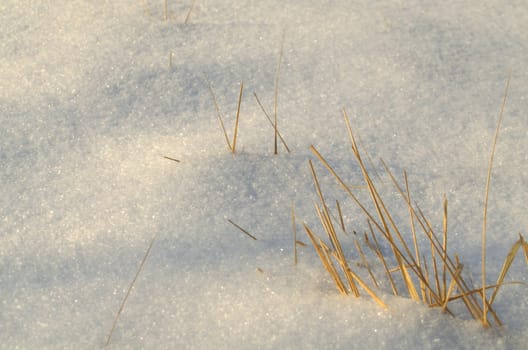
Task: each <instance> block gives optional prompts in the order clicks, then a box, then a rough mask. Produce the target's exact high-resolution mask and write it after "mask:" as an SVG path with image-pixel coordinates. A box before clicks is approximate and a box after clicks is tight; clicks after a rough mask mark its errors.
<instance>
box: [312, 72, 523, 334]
mask: <svg viewBox="0 0 528 350" xmlns="http://www.w3.org/2000/svg"><path fill="white" fill-rule="evenodd" d="M508 86H509V78H508V83H507V85H506V89H505V94H504V99H503V103H502V106H501V111H500V115H499V122H498V125H497V129H496V131H495V136H494V138H493V143H492V152H491V156H490V162H489V166H488V175H487V180H486V189H485V202H484V203H485V204H484V222H483V229H482V261H481V263H482V274H483V276H482V285H481V286H480V287H473V282H472V281H471V280H470V279H467V278H466V277H465V276H464V273H463V271H464V266H463V265H462V264H461V263H460V261H459V258H458V255H456V254H452V253H451V252H450V251H449V248H448V243H449V239H448V201H447V198H445V196H444V200H443V213H442V230H441V233H440V235H438V234H437V233H436V232H435V230H434V229H433V227H432V225H431V223H430V221H429V220H428V219H427V217H426V216H425V214H424V213H423V212H422V210H421V209H420V207H419V206H418V205H417V204H415V203H413V201H412V197H411V191H410V189H409V182H408V177H407V173H406V172H405V171H404V172H403V179H404V184H403V186H402V185H400V184H399V183H398V181H397V180H396V177H395V176H394V174H393V173H392V172H391V170H390V169H389V167H388V166H387V165H386V164H385V162H383V160H382V164H383V167H384V168H385V172H386V173H387V174H388V176H389V177H390V179H391V181H392V184H393V186H394V188H395V189H396V192H397V193H398V194H399V196H400V198H401V200H402V201H403V206H404V208H405V211H406V212H407V215H408V216H409V225H408V227H407V228H406V229H405V230H404V228H403V227H402V226H403V225H402V224H400V223H399V222H398V221H397V220H396V217H397V215H396V214H397V213H396V212H395V210H394V209H390V208H388V206H387V205H386V202H385V201H384V199H383V197H382V195H381V192H380V191H379V188H378V187H379V186H377V185H376V184H375V181H374V179H373V177H372V176H371V172H370V171H369V170H368V169H367V166H366V165H365V162H364V161H363V155H362V153H361V152H360V149H359V147H358V143H357V138H356V136H355V135H354V133H353V131H352V127H351V124H350V119H349V118H348V116H347V114H346V111H343V116H344V120H345V124H346V128H347V131H348V136H349V139H350V143H351V149H352V153H353V155H354V158H355V160H356V163H357V165H358V167H359V169H360V171H361V174H362V178H363V182H364V186H362V187H363V188H366V189H367V192H368V195H369V198H370V202H368V201H367V202H364V201H361V200H359V197H358V196H357V195H356V194H354V192H353V191H352V189H353V187H352V186H349V185H347V184H346V183H345V182H344V181H343V179H342V177H340V176H339V175H338V174H337V172H336V171H335V170H334V168H333V167H332V166H331V165H330V164H329V162H328V161H327V159H326V158H325V157H324V156H323V155H322V154H321V153H320V152H319V151H318V150H317V149H316V148H315V147H314V146H311V148H310V149H311V151H312V153H313V154H314V155H315V157H316V158H317V159H318V160H319V162H320V163H321V164H322V165H323V166H324V167H325V168H326V170H327V171H328V173H329V174H330V175H331V176H332V177H333V178H334V179H335V180H336V181H337V183H338V184H339V185H340V186H341V187H342V188H343V189H344V191H345V192H346V193H347V194H348V196H349V197H350V199H352V201H353V202H354V203H355V204H356V205H357V206H358V207H359V209H360V210H361V212H362V213H363V214H364V216H365V219H366V221H367V224H368V227H369V233H368V234H367V233H365V235H364V240H363V244H364V245H365V246H366V247H368V248H369V250H370V251H371V252H372V253H373V254H374V256H375V257H377V260H379V262H380V263H381V265H382V267H383V270H384V271H385V275H386V277H387V281H388V283H389V284H390V287H391V290H392V293H393V294H394V295H407V296H408V297H410V298H411V299H413V300H416V301H421V302H423V303H425V304H426V305H428V306H430V307H438V308H440V309H441V310H442V311H444V312H446V313H448V314H451V315H454V314H453V312H452V311H451V310H450V309H449V305H450V303H452V302H454V301H459V302H462V303H463V304H464V305H465V307H466V310H467V312H468V314H469V315H470V316H471V317H473V318H474V319H476V320H478V321H479V322H481V323H482V325H483V326H484V327H490V326H501V325H502V321H501V320H500V318H499V316H498V315H497V313H496V312H495V310H494V308H493V303H494V301H495V300H496V297H497V295H498V292H499V290H500V289H501V288H502V287H503V286H504V285H505V284H512V283H516V282H505V278H506V275H507V273H508V271H509V270H510V267H511V266H512V264H513V262H514V260H515V257H516V256H517V254H518V252H519V250H520V249H521V248H522V250H523V252H524V256H525V260H526V263H527V264H528V243H527V242H526V241H525V240H524V237H523V236H522V235H521V234H519V239H518V240H517V241H516V242H515V243H514V244H513V245H512V247H511V249H510V251H509V252H508V254H507V256H506V258H505V260H504V263H503V266H502V269H501V271H500V273H499V276H498V278H497V282H496V283H495V284H494V285H487V284H486V277H485V273H486V266H485V263H486V254H485V253H486V218H487V203H488V196H489V187H490V182H491V168H492V164H493V156H494V153H495V145H496V143H497V137H498V129H499V128H500V126H501V123H502V120H503V117H504V114H503V112H504V105H505V101H506V96H507V93H508ZM367 157H368V154H367ZM368 159H370V157H368ZM370 164H372V162H370ZM309 168H310V171H311V173H312V178H313V182H314V187H315V191H316V194H317V198H318V203H316V204H315V208H316V213H317V216H318V218H319V221H320V223H321V225H322V228H323V231H324V232H325V233H326V236H327V238H328V241H329V244H326V243H325V242H324V240H323V239H321V238H319V237H317V235H316V234H315V233H314V231H313V230H312V229H311V228H309V227H308V226H307V225H306V224H305V231H306V233H307V234H308V237H309V238H310V241H311V242H312V244H313V246H314V248H315V250H316V251H317V253H318V255H319V257H320V259H321V262H322V263H323V265H324V267H325V268H326V270H327V271H328V272H329V273H330V275H331V277H332V279H333V280H334V282H335V284H336V287H337V289H338V290H339V292H340V293H341V294H344V295H347V294H350V293H352V294H354V295H355V296H359V289H358V287H357V285H359V287H361V289H363V290H365V291H366V292H367V294H369V295H370V296H371V297H372V298H373V299H374V300H375V301H376V302H377V303H378V304H380V305H382V306H385V304H384V302H383V301H382V300H381V298H380V297H379V296H378V293H376V292H375V290H376V289H377V290H379V285H380V283H379V281H378V280H377V279H376V278H375V277H374V273H373V271H372V265H371V264H369V263H368V258H367V256H366V254H365V253H364V251H363V249H362V248H361V243H360V241H359V240H357V239H356V240H354V244H355V246H356V251H357V252H358V254H359V258H360V260H361V262H362V265H363V266H365V267H366V270H367V272H368V275H369V276H370V279H371V280H372V285H373V286H372V287H370V286H369V285H368V284H367V283H365V282H364V281H363V280H362V279H361V277H360V276H359V275H358V273H356V272H355V271H352V270H351V268H350V266H351V264H350V262H349V261H348V260H347V258H346V257H345V254H344V249H343V246H342V244H341V241H340V239H339V237H338V235H337V233H336V230H335V225H334V221H335V222H336V225H339V226H340V227H341V228H342V230H343V231H344V232H346V231H345V225H344V221H343V214H342V208H341V206H340V205H339V202H337V206H336V207H337V214H338V219H336V218H335V216H333V215H332V213H331V212H330V209H329V207H328V205H327V204H326V202H327V200H326V198H325V196H324V193H323V191H322V189H321V185H320V182H319V178H318V175H317V174H316V170H315V167H314V165H313V163H312V162H311V161H309ZM332 218H333V219H332ZM404 231H409V232H408V233H409V234H408V237H410V238H408V239H409V241H407V240H406V238H405V237H404V234H403V233H404ZM419 236H420V237H424V238H425V239H426V243H427V244H425V245H424V244H422V245H420V244H419ZM380 239H381V240H382V243H383V244H384V245H385V246H388V247H389V248H390V249H389V251H388V252H385V253H382V250H381V248H380V247H381V244H380ZM411 247H412V249H411ZM424 247H425V248H424ZM334 262H336V263H337V266H339V267H340V268H341V271H339V270H338V269H337V268H336V264H335V263H334ZM394 264H395V266H393V267H391V265H394ZM398 275H399V278H396V276H398ZM344 281H346V282H347V283H345V282H344ZM356 284H357V285H356ZM399 284H400V285H402V286H404V287H405V289H406V293H402V292H401V291H399V290H398V287H397V286H398V285H399ZM488 291H491V296H490V297H489V298H488V296H487V292H488Z"/></svg>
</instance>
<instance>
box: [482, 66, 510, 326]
mask: <svg viewBox="0 0 528 350" xmlns="http://www.w3.org/2000/svg"><path fill="white" fill-rule="evenodd" d="M510 79H511V71H510V74H509V76H508V81H507V83H506V88H505V90H504V98H503V100H502V105H501V109H500V112H499V121H498V122H497V127H496V129H495V136H494V137H493V142H492V145H491V154H490V158H489V164H488V174H487V176H486V187H485V191H484V214H483V219H482V258H481V261H482V324H483V325H484V326H485V327H487V326H489V324H488V302H487V296H486V227H487V222H488V199H489V189H490V185H491V170H492V168H493V158H494V156H495V146H496V145H497V139H498V138H499V131H500V128H501V124H502V120H503V119H504V106H505V105H506V97H507V96H508V89H509V87H510Z"/></svg>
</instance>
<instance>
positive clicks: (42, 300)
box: [0, 0, 528, 349]
mask: <svg viewBox="0 0 528 350" xmlns="http://www.w3.org/2000/svg"><path fill="white" fill-rule="evenodd" d="M168 5H169V6H168V9H169V11H170V14H169V16H168V17H169V18H168V20H167V21H164V18H163V17H164V10H163V1H134V2H129V1H111V2H110V1H81V0H74V1H53V2H50V1H38V2H31V3H29V2H21V1H14V0H5V1H3V2H2V4H1V5H0V26H1V31H0V43H1V44H0V81H1V83H0V123H1V127H0V160H1V162H2V167H1V168H0V173H1V176H0V179H1V181H0V186H1V187H0V188H1V194H2V196H1V197H0V220H1V222H2V225H1V227H2V230H1V232H0V301H1V303H0V334H1V339H2V345H1V347H3V348H7V349H16V348H21V349H22V348H27V349H35V348H55V349H57V348H64V349H66V348H72V349H73V348H75V349H79V348H89V349H93V348H102V347H103V346H104V344H105V342H106V338H107V336H108V332H109V331H110V329H111V326H112V322H113V320H114V317H115V315H116V312H117V310H118V309H119V306H120V304H121V302H122V300H123V298H124V296H125V294H126V292H127V289H128V287H129V285H130V283H131V281H132V278H133V277H134V274H135V273H136V271H137V269H138V266H139V263H140V261H141V259H142V258H143V256H144V254H145V251H146V249H147V247H148V244H149V242H150V240H151V238H152V237H153V236H155V237H156V241H155V243H154V246H153V249H152V251H151V254H150V256H149V257H148V260H147V261H146V264H145V266H144V268H143V270H142V272H141V274H140V275H139V278H138V280H137V282H136V284H135V286H134V288H133V290H132V292H131V295H130V298H129V299H128V300H127V303H126V305H125V307H124V310H123V313H122V314H121V316H120V319H119V320H118V323H117V327H116V330H115V332H114V334H113V336H112V339H111V341H110V345H109V348H115V349H123V348H147V349H179V348H181V349H183V348H193V349H209V348H220V349H234V348H235V349H249V348H251V349H253V348H262V349H267V348H269V349H287V348H294V349H322V348H336V349H338V348H347V349H349V348H375V349H384V348H385V349H397V348H398V349H399V348H401V349H449V348H457V349H475V348H490V349H521V348H523V347H524V346H525V344H527V343H528V335H527V334H526V332H525V329H526V328H527V327H528V317H527V316H526V315H528V296H527V293H526V288H527V287H526V285H509V286H505V287H504V288H503V290H502V291H501V294H499V297H498V299H497V301H496V303H495V305H496V308H497V311H498V312H499V314H500V315H501V316H502V320H503V321H504V323H505V327H504V329H501V330H485V329H483V328H482V327H481V326H480V325H479V324H478V323H477V322H476V321H472V320H470V319H468V317H467V316H463V314H462V317H460V318H453V317H450V316H448V315H445V314H442V313H440V312H439V311H438V310H435V309H428V308H427V307H425V306H423V305H420V304H417V303H415V302H412V301H411V300H409V299H406V298H401V297H394V296H391V295H390V294H389V292H390V289H389V288H388V287H387V286H385V288H384V289H383V292H381V293H382V294H381V295H382V298H383V299H384V300H385V301H386V302H387V303H388V304H389V310H382V309H380V308H379V307H378V306H377V305H376V304H375V303H374V302H373V301H372V300H371V299H369V298H368V297H362V298H359V299H356V298H354V297H343V296H340V295H339V294H338V292H337V290H336V289H335V287H334V286H333V284H332V281H331V278H330V277H329V276H328V275H327V273H326V272H325V271H324V268H323V267H322V265H321V263H320V261H319V259H318V257H317V255H316V253H315V252H314V250H313V248H312V247H309V246H306V247H299V264H298V265H297V266H294V265H293V253H292V232H291V207H292V205H294V206H295V211H296V217H297V226H298V234H299V239H300V240H303V241H304V242H306V243H307V242H308V239H307V237H306V235H305V234H304V232H303V231H302V230H301V228H302V227H301V223H302V222H307V223H308V224H309V225H310V226H311V227H313V228H314V229H315V230H320V224H317V217H316V214H315V212H314V209H313V200H314V199H316V193H315V190H314V187H313V183H312V180H311V177H310V171H309V168H308V159H312V160H314V161H315V158H314V157H313V156H312V154H311V152H310V150H309V146H310V145H311V144H314V145H315V146H316V147H317V148H318V149H319V150H320V151H321V153H323V154H324V155H325V156H327V157H328V159H329V160H330V161H331V162H332V164H334V165H335V166H336V170H337V171H338V173H340V174H344V177H345V179H346V180H347V181H348V182H350V183H354V182H355V181H358V179H359V172H358V169H357V167H356V166H355V163H354V162H353V160H352V155H351V152H350V146H349V142H348V139H347V133H346V130H345V127H344V123H343V119H342V117H341V110H342V108H346V109H347V111H348V114H349V115H350V116H351V117H352V122H353V125H354V128H355V130H356V131H357V133H358V134H359V135H360V137H361V139H362V141H363V144H364V145H365V146H366V148H367V149H368V152H369V153H370V154H371V155H372V156H373V158H374V159H377V158H379V157H381V158H383V159H384V160H385V161H386V162H387V163H388V164H389V166H390V167H391V168H392V169H393V170H394V171H395V172H396V173H397V174H400V173H401V171H402V170H403V169H407V172H408V173H409V176H410V182H411V187H412V190H413V194H414V198H415V199H416V200H417V201H418V202H419V203H420V204H421V206H422V209H424V211H425V212H426V213H429V215H430V217H431V218H432V219H433V220H435V222H434V225H441V218H442V207H441V205H442V196H443V194H444V193H445V194H446V195H447V198H448V200H449V219H450V222H449V225H450V227H449V230H450V233H451V236H450V237H451V240H452V241H451V244H452V247H453V249H454V250H456V252H457V253H458V254H459V255H460V257H461V259H462V260H463V263H464V264H465V271H466V272H467V273H470V274H471V276H473V280H474V281H479V280H480V230H481V225H482V205H483V198H484V185H485V177H486V168H487V162H488V158H489V152H490V148H491V140H492V137H493V133H494V131H495V126H496V122H497V117H498V113H499V109H500V105H501V102H502V96H503V93H504V88H505V83H506V80H507V77H508V72H509V70H510V69H511V71H512V77H511V85H510V90H509V94H508V101H507V104H506V111H505V113H506V114H505V122H504V125H503V128H502V130H501V134H500V136H499V143H498V146H497V152H496V159H495V167H494V170H493V178H492V187H491V197H490V207H489V222H488V232H489V235H488V254H489V256H488V274H489V276H488V277H489V279H490V280H492V281H494V280H495V279H496V278H497V275H498V273H499V271H500V267H501V265H502V262H503V260H504V257H505V256H506V254H507V252H508V250H509V248H510V247H511V245H512V244H513V242H514V241H515V240H516V239H517V238H518V232H522V233H523V234H525V237H526V229H527V227H528V216H527V215H526V212H525V207H524V204H525V203H527V202H528V191H527V188H528V186H527V181H528V180H527V178H526V174H528V162H527V160H528V155H527V153H526V148H527V136H528V119H527V118H526V117H525V114H526V111H527V110H528V97H527V94H528V87H526V84H525V81H526V79H527V78H528V75H527V72H526V67H525V63H526V62H527V61H528V44H527V43H528V37H527V34H526V33H528V6H527V4H526V3H525V2H523V1H509V2H503V1H492V0H490V1H465V2H459V1H443V2H442V3H436V2H432V1H404V2H403V1H390V0H384V1H377V2H371V1H360V0H358V1H356V0H354V1H347V0H326V1H309V0H304V1H275V0H270V1H251V0H237V1H214V0H197V1H196V4H195V7H194V8H193V11H192V13H191V16H190V19H189V22H188V23H184V19H185V17H186V14H187V11H188V10H189V7H190V5H191V1H168ZM283 33H284V35H285V41H284V52H283V60H282V68H281V75H280V83H279V95H278V97H279V101H278V118H279V119H278V127H279V130H280V132H281V134H282V135H283V136H284V138H285V140H286V142H287V143H288V145H289V146H290V148H291V149H292V152H291V153H290V154H288V153H286V152H285V151H284V149H283V148H282V146H281V145H279V155H276V156H275V155H273V128H271V127H270V125H269V123H268V122H267V120H266V119H265V116H264V115H263V113H262V111H261V110H260V108H259V106H258V104H257V103H256V101H255V99H254V96H253V92H255V93H257V94H258V96H259V98H260V99H261V100H262V102H263V104H264V105H265V107H266V109H267V110H268V112H269V113H272V111H273V98H274V80H275V71H276V65H277V60H278V57H279V49H280V45H281V38H282V35H283ZM171 53H172V62H171V64H170V62H169V56H170V55H171ZM206 78H207V79H209V80H210V81H211V83H212V85H213V87H214V90H215V93H216V95H217V97H218V103H219V107H220V109H221V110H222V112H223V113H224V115H225V117H224V120H225V122H226V127H227V129H228V132H229V133H230V134H231V133H232V130H233V125H234V119H235V112H236V105H237V99H238V93H239V88H240V85H239V84H240V82H241V81H244V86H245V89H244V97H243V99H242V104H241V116H240V127H239V139H238V142H237V154H236V155H232V154H230V153H229V151H228V149H227V147H226V144H225V141H224V137H223V134H222V131H221V129H220V126H219V123H218V120H217V117H216V114H215V109H214V104H213V100H212V98H211V95H210V92H209V90H208V87H207V82H206ZM164 156H168V157H172V158H176V159H178V160H180V162H179V163H178V162H174V161H170V160H168V159H165V158H163V157H164ZM315 164H316V168H317V171H318V174H319V175H320V176H321V182H322V186H323V187H324V188H325V194H326V195H327V196H328V197H329V198H332V199H339V200H340V201H342V203H343V208H344V212H345V213H344V214H345V217H346V219H347V223H346V224H347V226H348V227H353V229H354V230H357V231H358V232H364V230H366V227H365V222H364V220H363V219H362V218H360V217H359V216H358V215H357V213H358V211H357V209H356V208H354V206H353V204H352V203H351V201H350V200H349V199H348V200H347V198H346V195H345V194H344V193H343V192H342V191H341V190H340V189H339V187H338V186H337V185H336V183H335V181H334V180H333V179H332V178H331V176H330V175H329V174H327V173H325V171H324V169H323V167H322V166H321V165H320V164H318V163H317V161H315ZM376 164H377V163H376ZM378 170H379V171H381V166H379V169H378ZM398 176H399V175H398ZM387 189H389V191H390V187H389V186H387ZM391 203H392V204H394V205H396V201H394V202H392V201H391ZM228 220H232V221H233V222H235V223H237V224H238V225H240V226H241V227H243V228H244V229H246V230H248V231H249V232H251V233H252V234H254V235H255V236H256V237H257V238H258V240H256V241H255V240H252V239H250V238H249V237H247V236H245V235H244V234H243V233H242V232H241V231H239V230H238V229H237V228H235V227H234V226H232V225H231V224H230V223H229V222H228ZM343 239H344V242H346V244H348V247H349V249H352V247H353V244H352V240H349V241H346V237H343ZM424 244H425V243H424ZM523 259H524V257H522V256H521V255H519V257H518V260H517V261H516V263H515V264H514V265H513V267H512V270H511V271H510V275H509V277H508V280H517V281H521V282H524V283H527V277H526V276H527V269H528V267H527V266H526V264H525V263H524V261H523Z"/></svg>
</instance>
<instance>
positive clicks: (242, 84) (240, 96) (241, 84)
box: [231, 81, 244, 153]
mask: <svg viewBox="0 0 528 350" xmlns="http://www.w3.org/2000/svg"><path fill="white" fill-rule="evenodd" d="M243 91H244V82H243V81H241V82H240V95H239V96H238V105H237V113H236V120H235V132H234V134H233V143H232V145H233V148H232V149H231V151H232V152H233V153H235V152H236V142H237V135H238V120H239V117H240V104H241V103H242V93H243Z"/></svg>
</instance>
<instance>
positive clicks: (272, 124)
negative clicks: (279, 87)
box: [253, 93, 290, 153]
mask: <svg viewBox="0 0 528 350" xmlns="http://www.w3.org/2000/svg"><path fill="white" fill-rule="evenodd" d="M253 95H254V96H255V99H256V100H257V103H258V105H259V106H260V109H261V110H262V112H264V115H265V116H266V118H267V119H268V121H269V123H270V124H271V127H272V128H273V129H274V130H275V129H277V128H275V124H274V123H273V120H271V117H270V116H269V114H268V112H266V109H265V108H264V106H263V105H262V103H261V102H260V99H259V98H258V96H257V94H256V93H253ZM277 135H278V136H279V139H280V140H281V142H282V144H283V145H284V148H286V151H287V152H288V153H290V148H289V147H288V145H287V144H286V141H284V138H283V137H282V135H281V133H280V132H279V130H278V129H277Z"/></svg>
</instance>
